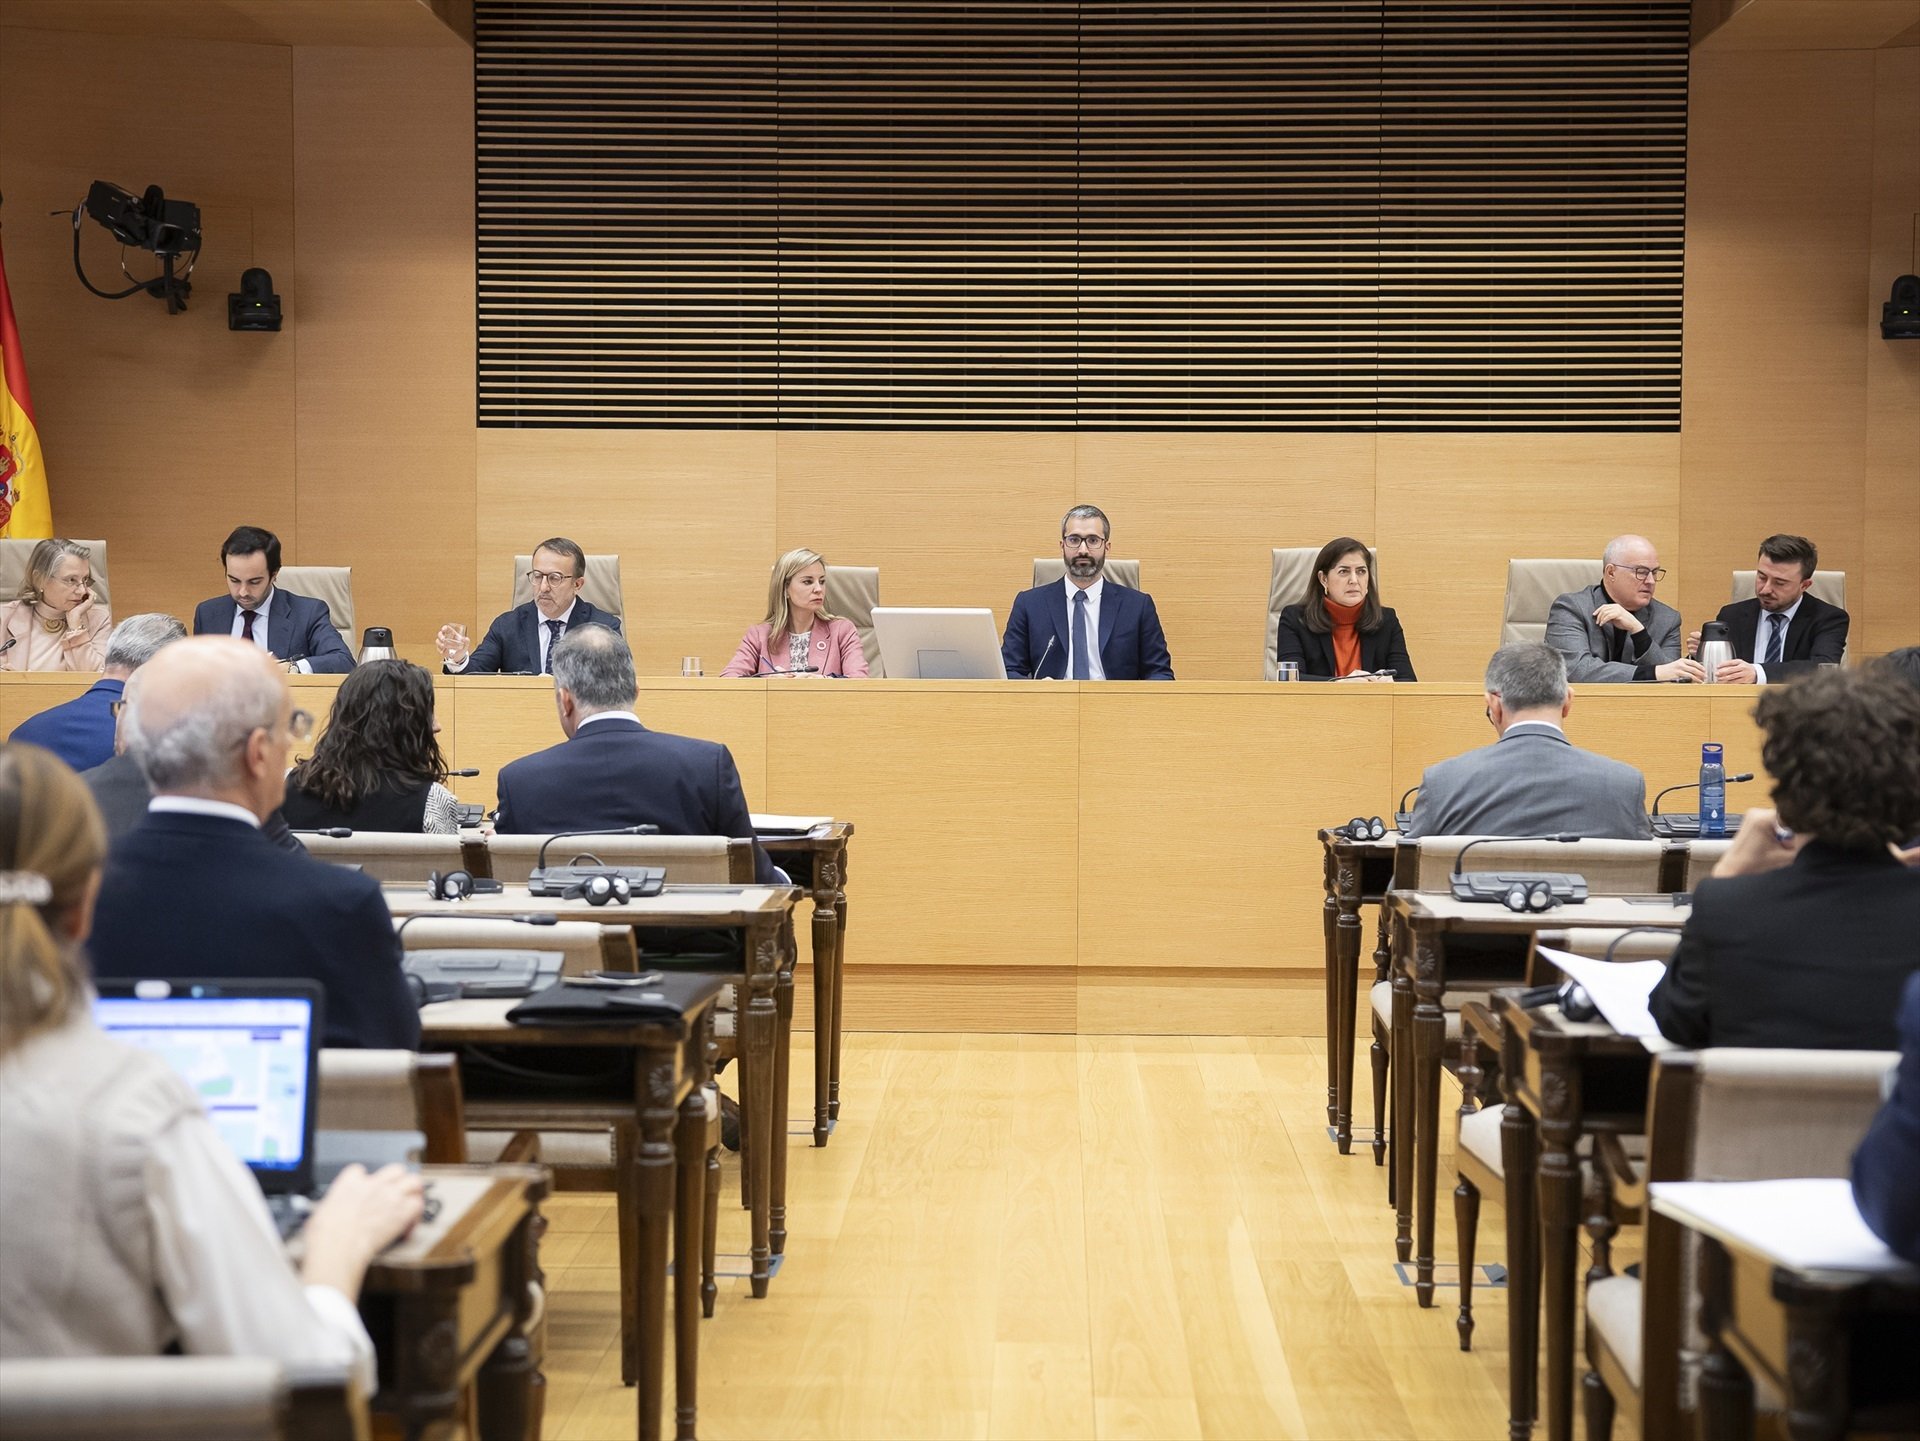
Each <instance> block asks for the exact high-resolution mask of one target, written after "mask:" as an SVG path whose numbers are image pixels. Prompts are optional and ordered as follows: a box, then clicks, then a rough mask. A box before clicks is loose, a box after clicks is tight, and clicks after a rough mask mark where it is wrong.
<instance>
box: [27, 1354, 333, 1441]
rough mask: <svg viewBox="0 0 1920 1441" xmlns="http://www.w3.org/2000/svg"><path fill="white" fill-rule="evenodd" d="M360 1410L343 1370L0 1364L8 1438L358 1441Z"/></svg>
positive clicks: (130, 1360) (265, 1363)
mask: <svg viewBox="0 0 1920 1441" xmlns="http://www.w3.org/2000/svg"><path fill="white" fill-rule="evenodd" d="M368 1434H369V1432H368V1419H367V1405H366V1398H365V1397H364V1396H360V1395H357V1394H356V1393H355V1390H354V1386H353V1382H352V1379H351V1377H350V1375H349V1373H348V1372H347V1370H346V1368H345V1367H327V1366H322V1365H317V1364H316V1365H302V1366H300V1367H298V1368H296V1369H295V1370H294V1371H292V1372H289V1370H288V1369H287V1368H286V1367H284V1366H282V1365H281V1363H280V1362H278V1361H269V1360H267V1359H265V1358H264V1357H259V1356H113V1357H105V1356H100V1357H95V1356H86V1357H59V1358H54V1359H34V1360H9V1361H0V1436H5V1437H7V1438H8V1441H90V1438H94V1437H103V1436H111V1437H113V1438H115V1441H323V1438H324V1441H364V1438H365V1437H366V1436H367V1435H368Z"/></svg>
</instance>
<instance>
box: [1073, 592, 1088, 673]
mask: <svg viewBox="0 0 1920 1441" xmlns="http://www.w3.org/2000/svg"><path fill="white" fill-rule="evenodd" d="M1073 678H1074V679H1075V680H1092V679H1093V667H1092V666H1091V664H1090V663H1089V662H1088V659H1087V593H1086V592H1085V591H1084V590H1076V591H1075V592H1074V593H1073Z"/></svg>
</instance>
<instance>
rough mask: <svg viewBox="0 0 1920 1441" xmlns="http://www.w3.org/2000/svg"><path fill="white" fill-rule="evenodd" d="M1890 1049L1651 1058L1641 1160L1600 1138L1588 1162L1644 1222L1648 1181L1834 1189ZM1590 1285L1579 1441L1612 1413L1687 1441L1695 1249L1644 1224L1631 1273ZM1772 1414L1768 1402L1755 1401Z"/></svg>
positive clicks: (1648, 1431) (1693, 1369)
mask: <svg viewBox="0 0 1920 1441" xmlns="http://www.w3.org/2000/svg"><path fill="white" fill-rule="evenodd" d="M1899 1060H1900V1057H1899V1054H1898V1053H1897V1052H1892V1051H1800V1050H1744V1049H1733V1048H1720V1049H1712V1050H1705V1051H1699V1052H1684V1051H1682V1052H1674V1053H1670V1054H1667V1055H1663V1056H1660V1057H1657V1058H1656V1059H1655V1061H1654V1066H1653V1079H1652V1082H1651V1088H1650V1091H1649V1094H1648V1098H1647V1159H1646V1161H1645V1163H1644V1164H1639V1163H1636V1162H1635V1161H1634V1160H1633V1159H1632V1158H1631V1157H1629V1156H1628V1155H1627V1154H1626V1153H1625V1151H1624V1148H1622V1147H1621V1146H1620V1145H1619V1144H1618V1142H1617V1140H1616V1138H1614V1137H1611V1136H1603V1137H1602V1138H1601V1140H1600V1143H1599V1146H1598V1149H1597V1152H1596V1155H1597V1158H1598V1161H1599V1164H1600V1165H1601V1167H1602V1168H1603V1169H1604V1172H1605V1175H1606V1178H1607V1184H1608V1185H1609V1186H1610V1188H1611V1196H1612V1201H1613V1204H1614V1206H1615V1207H1616V1208H1624V1209H1638V1210H1644V1209H1645V1207H1646V1201H1647V1186H1648V1184H1649V1183H1650V1182H1653V1181H1764V1180H1776V1179H1782V1178H1786V1177H1820V1176H1824V1177H1843V1176H1846V1175H1847V1174H1849V1170H1850V1167H1851V1163H1852V1158H1853V1150H1854V1147H1855V1146H1857V1145H1858V1144H1859V1141H1860V1138H1861V1137H1862V1136H1864V1135H1865V1134H1866V1130H1867V1126H1868V1124H1869V1123H1870V1122H1871V1121H1872V1119H1873V1114H1874V1112H1875V1111H1876V1110H1877V1109H1878V1107H1879V1105H1880V1094H1881V1087H1882V1083H1883V1081H1884V1080H1885V1077H1886V1075H1887V1073H1888V1072H1889V1071H1890V1070H1892V1069H1893V1068H1894V1066H1896V1065H1897V1064H1898V1063H1899ZM1595 1260H1596V1270H1597V1271H1600V1272H1601V1273H1602V1274H1599V1275H1595V1274H1594V1273H1593V1272H1589V1273H1588V1281H1587V1298H1586V1322H1587V1324H1586V1336H1587V1340H1586V1350H1587V1365H1588V1367H1589V1368H1590V1369H1589V1370H1588V1371H1587V1373H1586V1375H1585V1376H1584V1377H1582V1379H1581V1399H1582V1404H1583V1409H1584V1411H1585V1413H1586V1428H1587V1436H1588V1437H1589V1438H1590V1441H1605V1438H1607V1437H1608V1436H1610V1435H1611V1434H1612V1430H1613V1416H1614V1411H1615V1409H1616V1406H1618V1405H1619V1404H1622V1403H1624V1404H1626V1405H1628V1406H1631V1407H1634V1408H1636V1409H1637V1410H1638V1412H1639V1416H1638V1420H1639V1432H1640V1434H1641V1435H1642V1436H1646V1437H1656V1436H1681V1435H1689V1434H1691V1433H1692V1424H1691V1421H1692V1418H1691V1414H1690V1413H1692V1412H1693V1411H1694V1409H1695V1403H1694V1387H1695V1382H1696V1379H1697V1365H1698V1361H1699V1360H1700V1358H1701V1357H1702V1355H1703V1354H1704V1348H1705V1345H1706V1342H1705V1338H1704V1336H1703V1335H1702V1334H1701V1332H1700V1329H1699V1324H1698V1312H1697V1307H1698V1295H1699V1287H1698V1284H1697V1280H1696V1270H1697V1266H1698V1247H1697V1244H1696V1242H1695V1241H1694V1239H1693V1238H1692V1237H1691V1235H1690V1234H1689V1233H1688V1231H1687V1230H1686V1228H1685V1227H1683V1226H1681V1225H1679V1224H1678V1223H1677V1222H1674V1221H1671V1220H1669V1219H1667V1218H1666V1217H1664V1216H1661V1215H1659V1214H1658V1213H1654V1214H1651V1215H1649V1216H1648V1218H1647V1244H1646V1258H1645V1260H1644V1261H1642V1263H1641V1274H1640V1275H1639V1276H1638V1277H1635V1276H1624V1275H1623V1276H1614V1275H1611V1274H1606V1272H1607V1269H1608V1268H1607V1267H1606V1266H1605V1265H1604V1263H1603V1262H1602V1261H1601V1259H1600V1257H1598V1256H1596V1258H1595ZM1769 1400H1771V1402H1772V1406H1771V1409H1774V1410H1778V1409H1779V1403H1780V1398H1779V1397H1777V1396H1776V1397H1771V1398H1769V1397H1766V1396H1761V1397H1760V1398H1759V1402H1760V1405H1761V1407H1762V1408H1763V1409H1767V1408H1768V1402H1769Z"/></svg>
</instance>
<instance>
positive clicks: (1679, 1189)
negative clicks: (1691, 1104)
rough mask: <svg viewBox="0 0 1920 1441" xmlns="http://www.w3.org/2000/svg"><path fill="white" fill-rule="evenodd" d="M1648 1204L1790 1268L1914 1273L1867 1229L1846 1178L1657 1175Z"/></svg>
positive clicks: (1917, 1271) (1919, 1272) (1917, 1273)
mask: <svg viewBox="0 0 1920 1441" xmlns="http://www.w3.org/2000/svg"><path fill="white" fill-rule="evenodd" d="M1649 1190H1650V1191H1651V1193H1652V1195H1653V1209H1654V1210H1656V1211H1658V1212H1659V1213H1660V1214H1661V1215H1663V1216H1670V1217H1672V1218H1673V1219H1674V1220H1676V1221H1678V1222H1680V1223H1681V1224H1682V1225H1683V1226H1687V1227H1689V1228H1691V1229H1692V1230H1695V1231H1699V1232H1701V1233H1702V1234H1703V1235H1707V1236H1711V1237H1713V1238H1714V1239H1715V1240H1717V1241H1720V1242H1722V1243H1724V1244H1726V1245H1731V1246H1736V1247H1738V1248H1739V1249H1741V1250H1743V1251H1748V1252H1752V1253H1755V1254H1757V1255H1760V1256H1762V1257H1764V1258H1765V1259H1767V1260H1769V1261H1771V1262H1772V1263H1773V1264H1774V1265H1776V1266H1784V1267H1786V1268H1787V1269H1788V1270H1790V1271H1851V1272H1865V1273H1867V1274H1869V1275H1876V1276H1878V1275H1912V1276H1914V1277H1916V1278H1920V1267H1916V1266H1911V1265H1909V1264H1908V1263H1907V1262H1905V1261H1902V1260H1901V1259H1900V1258H1899V1257H1898V1256H1896V1255H1894V1254H1893V1252H1891V1251H1889V1250H1888V1249H1887V1248H1886V1245H1885V1244H1884V1243H1883V1242H1882V1241H1881V1240H1880V1238H1879V1237H1878V1236H1876V1235H1874V1234H1873V1232H1871V1231H1869V1230H1868V1229H1867V1223H1866V1222H1865V1221H1863V1220H1861V1219H1860V1211H1859V1208H1857V1207H1856V1206H1855V1205H1854V1204H1853V1186H1852V1184H1851V1183H1850V1182H1848V1181H1845V1180H1827V1179H1820V1180H1792V1181H1655V1182H1654V1183H1653V1185H1652V1186H1651V1187H1650V1188H1649Z"/></svg>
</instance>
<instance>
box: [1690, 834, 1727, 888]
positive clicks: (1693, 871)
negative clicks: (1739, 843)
mask: <svg viewBox="0 0 1920 1441" xmlns="http://www.w3.org/2000/svg"><path fill="white" fill-rule="evenodd" d="M1732 844H1733V841H1732V840H1731V839H1728V840H1724V841H1698V840H1695V841H1688V842H1687V865H1686V886H1685V889H1686V890H1688V891H1697V890H1699V889H1700V882H1702V881H1703V880H1705V879H1706V878H1707V877H1708V876H1710V875H1712V874H1713V868H1714V867H1715V866H1716V865H1718V864H1719V863H1720V857H1722V856H1724V855H1725V854H1726V853H1727V849H1728V847H1730V846H1731V845H1732Z"/></svg>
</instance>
